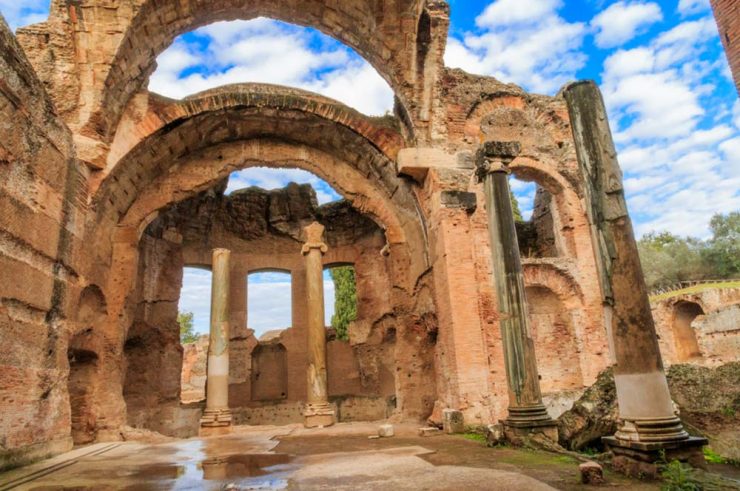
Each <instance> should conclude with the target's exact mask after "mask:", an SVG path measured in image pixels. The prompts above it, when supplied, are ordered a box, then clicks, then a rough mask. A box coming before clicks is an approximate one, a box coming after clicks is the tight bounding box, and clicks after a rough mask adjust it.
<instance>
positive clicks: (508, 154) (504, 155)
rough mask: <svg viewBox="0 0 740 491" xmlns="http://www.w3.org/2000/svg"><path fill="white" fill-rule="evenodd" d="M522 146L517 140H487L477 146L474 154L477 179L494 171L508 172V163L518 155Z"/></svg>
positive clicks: (481, 179) (483, 177)
mask: <svg viewBox="0 0 740 491" xmlns="http://www.w3.org/2000/svg"><path fill="white" fill-rule="evenodd" d="M521 151H522V146H521V144H520V143H519V142H515V141H514V142H501V141H488V142H485V143H484V144H483V145H481V146H480V147H479V148H478V151H477V152H476V154H475V174H476V176H478V180H479V181H483V179H485V177H486V176H487V175H489V174H492V173H494V172H504V173H506V174H508V173H510V172H511V171H510V170H509V164H510V163H511V162H513V161H514V159H515V158H517V157H518V156H519V154H520V153H521Z"/></svg>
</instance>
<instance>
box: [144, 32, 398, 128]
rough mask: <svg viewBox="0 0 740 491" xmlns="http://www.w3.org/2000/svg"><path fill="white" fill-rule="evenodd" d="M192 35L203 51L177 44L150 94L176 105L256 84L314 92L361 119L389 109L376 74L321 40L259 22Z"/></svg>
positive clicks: (389, 95) (162, 59)
mask: <svg viewBox="0 0 740 491" xmlns="http://www.w3.org/2000/svg"><path fill="white" fill-rule="evenodd" d="M195 34H196V35H197V36H198V37H199V38H201V40H205V42H206V44H207V46H208V47H207V48H206V49H205V50H204V49H203V48H202V46H201V45H200V44H199V43H191V44H188V43H187V42H186V41H184V40H183V39H182V38H181V39H179V40H177V41H176V42H175V43H174V44H173V45H172V46H171V47H170V48H169V49H167V50H166V51H165V52H163V53H162V54H161V55H160V56H159V58H158V59H157V63H158V69H157V70H156V72H155V73H154V74H153V75H152V77H151V79H150V81H149V89H150V90H152V91H153V92H157V93H159V94H162V95H165V96H167V97H172V98H176V99H179V98H182V97H186V96H188V95H192V94H195V93H197V92H202V91H204V90H208V89H212V88H215V87H219V86H222V85H227V84H235V83H243V82H258V83H272V84H278V85H286V86H291V87H297V88H303V89H306V90H310V91H314V92H318V93H320V94H324V95H326V96H328V97H332V98H334V99H337V100H339V101H341V102H344V103H345V104H347V105H349V106H350V107H354V108H355V109H357V110H359V111H361V112H363V113H366V114H373V115H379V114H384V113H386V112H387V111H390V110H391V109H392V107H393V91H392V90H391V88H390V87H389V86H388V84H387V83H386V82H385V80H383V78H382V77H381V76H380V75H379V74H378V73H377V71H376V70H375V69H374V68H372V67H371V66H370V65H369V64H368V63H367V62H366V61H364V60H363V59H361V58H360V57H359V56H357V55H356V54H354V53H353V52H352V51H350V50H349V48H346V47H344V46H342V45H340V44H338V43H337V42H334V41H333V40H330V39H329V38H326V37H324V36H323V35H320V34H317V33H314V32H312V31H307V30H305V29H302V28H298V27H294V26H290V25H287V24H283V23H281V22H278V21H273V20H270V19H264V18H260V19H255V20H251V21H233V22H218V23H215V24H211V25H209V26H206V27H203V28H201V29H198V30H197V31H195ZM317 45H318V46H319V48H318V49H317V48H316V46H317ZM187 69H191V70H190V71H188V72H187V73H186V74H184V73H183V72H184V71H185V70H187ZM191 72H192V73H191Z"/></svg>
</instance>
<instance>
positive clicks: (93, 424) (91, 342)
mask: <svg viewBox="0 0 740 491" xmlns="http://www.w3.org/2000/svg"><path fill="white" fill-rule="evenodd" d="M106 315H107V312H106V302H105V297H104V296H103V292H102V291H101V290H100V288H98V287H97V286H95V285H90V286H88V287H86V288H85V289H83V290H82V293H81V294H80V302H79V305H78V310H77V322H76V323H75V324H73V325H74V326H75V334H74V335H73V336H72V337H71V338H70V340H69V345H68V348H67V359H68V361H69V379H68V382H67V384H68V385H67V388H68V390H69V406H70V416H71V433H72V441H73V442H74V444H75V445H81V444H85V443H90V442H93V441H95V438H96V435H97V407H96V389H97V386H98V384H99V383H100V380H99V378H100V368H99V364H98V352H99V351H100V346H99V345H98V342H99V339H98V336H97V335H96V333H97V332H98V331H99V330H100V329H101V328H102V326H103V323H104V322H105V319H106Z"/></svg>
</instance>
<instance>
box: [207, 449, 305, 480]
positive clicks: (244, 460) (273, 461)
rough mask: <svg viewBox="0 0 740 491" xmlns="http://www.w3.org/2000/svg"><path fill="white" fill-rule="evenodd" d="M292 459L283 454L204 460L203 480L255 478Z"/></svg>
mask: <svg viewBox="0 0 740 491" xmlns="http://www.w3.org/2000/svg"><path fill="white" fill-rule="evenodd" d="M291 460H292V458H291V457H290V456H289V455H285V454H252V455H229V456H227V457H216V458H214V459H208V460H204V461H203V462H202V464H201V466H202V467H201V468H202V469H203V479H205V480H207V481H214V480H215V481H218V480H222V479H233V478H235V477H257V476H265V475H267V474H271V473H272V472H274V471H277V470H278V469H273V471H269V470H267V469H268V468H271V467H275V466H278V465H281V464H287V463H288V462H290V461H291Z"/></svg>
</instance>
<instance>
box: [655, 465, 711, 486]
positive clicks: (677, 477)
mask: <svg viewBox="0 0 740 491" xmlns="http://www.w3.org/2000/svg"><path fill="white" fill-rule="evenodd" d="M660 477H662V478H663V485H662V486H661V487H660V489H661V491H701V490H702V489H703V487H702V486H701V484H700V483H699V481H697V480H696V478H695V477H694V470H693V469H692V468H691V467H690V466H688V465H686V464H682V463H681V462H679V461H678V460H672V461H671V462H669V463H667V464H664V465H663V466H662V469H661V471H660Z"/></svg>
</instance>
